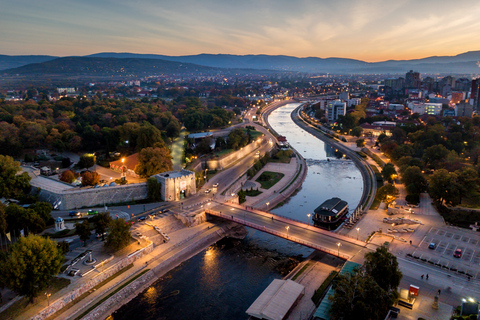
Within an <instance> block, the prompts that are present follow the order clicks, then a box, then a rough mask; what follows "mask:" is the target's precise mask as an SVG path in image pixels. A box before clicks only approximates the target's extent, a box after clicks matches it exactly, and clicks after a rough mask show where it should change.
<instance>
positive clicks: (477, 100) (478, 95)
mask: <svg viewBox="0 0 480 320" xmlns="http://www.w3.org/2000/svg"><path fill="white" fill-rule="evenodd" d="M470 99H473V104H472V105H473V107H474V109H475V110H476V111H477V113H478V112H480V78H478V79H474V80H472V91H471V92H470Z"/></svg>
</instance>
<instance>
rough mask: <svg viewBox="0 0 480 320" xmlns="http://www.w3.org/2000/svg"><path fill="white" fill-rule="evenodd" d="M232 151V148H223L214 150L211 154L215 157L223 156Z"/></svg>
mask: <svg viewBox="0 0 480 320" xmlns="http://www.w3.org/2000/svg"><path fill="white" fill-rule="evenodd" d="M233 151H234V150H233V149H225V150H222V151H217V152H214V153H213V154H214V155H215V156H217V157H223V156H226V155H227V154H229V153H232V152H233Z"/></svg>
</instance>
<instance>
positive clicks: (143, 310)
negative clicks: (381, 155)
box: [112, 103, 363, 320]
mask: <svg viewBox="0 0 480 320" xmlns="http://www.w3.org/2000/svg"><path fill="white" fill-rule="evenodd" d="M298 105H299V104H297V103H292V104H287V105H285V106H283V107H281V108H279V109H277V110H275V111H273V112H272V113H271V114H270V116H269V118H268V120H269V123H270V125H271V126H272V128H273V129H274V130H275V131H276V132H277V133H278V134H280V135H283V136H285V137H286V138H287V141H288V142H289V143H290V145H291V146H292V147H294V148H295V149H296V150H297V151H298V152H299V153H300V154H301V155H302V156H303V157H304V158H305V159H306V162H307V166H308V173H307V176H306V178H305V182H304V183H303V186H302V188H301V189H300V190H299V191H298V192H297V193H296V194H295V195H294V196H293V197H291V198H290V199H289V201H288V202H287V203H285V204H284V205H283V206H281V207H279V208H276V209H274V210H272V211H273V212H275V213H277V214H280V215H283V216H286V217H290V218H294V219H297V220H301V221H305V222H308V220H307V219H308V218H307V213H311V212H313V210H314V209H315V208H316V207H318V206H319V205H320V204H321V203H322V202H323V201H325V200H326V199H329V198H332V197H339V198H341V199H343V200H346V201H347V202H348V204H349V208H350V211H351V210H353V209H354V208H355V207H356V206H357V204H358V202H359V201H360V198H361V196H362V191H363V181H362V176H361V173H360V171H359V170H358V169H357V168H356V167H355V165H354V163H353V162H352V161H351V160H348V159H345V158H343V156H342V155H341V154H339V153H338V152H336V151H335V149H332V148H331V147H329V146H328V145H326V144H325V143H324V142H323V141H321V140H319V139H317V138H315V137H314V136H312V135H311V134H309V133H307V132H305V131H304V130H302V129H300V128H299V127H298V126H296V125H295V124H294V123H293V121H292V120H291V116H290V115H291V113H292V111H293V110H294V109H295V108H296V107H297V106H298ZM310 222H311V221H310ZM248 231H249V234H248V236H247V237H246V238H245V239H244V240H242V241H241V242H240V243H239V244H238V245H237V246H236V247H234V248H232V247H231V246H230V245H228V244H227V245H215V246H211V247H209V248H208V249H206V250H204V251H202V252H201V253H199V254H198V255H196V256H195V257H193V258H192V259H190V260H188V261H186V262H184V263H183V264H181V265H180V266H178V267H177V268H175V269H174V270H172V271H170V272H168V273H167V274H166V275H165V276H164V277H162V278H161V279H159V281H157V282H156V283H154V284H153V285H152V286H151V287H150V288H148V289H147V290H145V291H144V292H143V293H141V294H140V295H138V296H137V297H136V298H134V299H133V300H132V301H130V302H129V303H128V304H126V305H125V306H123V307H122V308H120V309H119V310H118V311H117V312H115V313H114V314H113V315H112V316H113V319H115V320H131V319H166V320H170V319H172V320H173V319H175V320H176V319H179V320H182V319H205V320H210V319H211V320H213V319H215V320H216V319H232V320H236V319H238V320H245V319H247V318H248V316H247V315H246V313H245V311H246V310H247V308H248V307H249V306H250V305H251V304H252V303H253V301H255V299H256V298H257V297H258V295H259V294H260V293H261V292H262V291H263V290H264V289H265V288H266V287H267V286H268V285H269V284H270V282H271V281H272V280H273V279H275V278H281V275H280V273H279V272H278V271H276V269H275V265H276V262H275V261H276V260H278V259H280V258H281V257H282V255H295V256H296V255H302V256H304V257H306V256H308V255H309V254H310V253H311V252H312V250H311V249H309V248H306V247H303V246H301V245H298V244H295V243H292V242H289V241H287V240H284V239H279V238H277V237H274V236H272V235H268V234H264V233H262V232H260V231H257V230H253V229H248ZM262 251H263V252H267V251H275V252H276V253H278V256H271V255H270V254H262V253H261V252H262Z"/></svg>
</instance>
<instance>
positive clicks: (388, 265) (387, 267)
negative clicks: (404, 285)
mask: <svg viewBox="0 0 480 320" xmlns="http://www.w3.org/2000/svg"><path fill="white" fill-rule="evenodd" d="M363 265H364V267H365V271H366V272H367V274H368V275H370V276H371V277H373V279H374V280H375V282H376V283H377V284H378V285H379V286H380V287H381V288H382V289H383V290H385V291H387V292H395V293H396V292H397V288H398V285H399V284H400V280H401V279H402V272H401V271H400V269H399V268H398V262H397V258H396V257H395V256H394V255H393V254H391V253H390V252H388V248H387V247H385V246H380V247H378V248H377V250H375V251H374V252H368V253H367V254H365V262H364V264H363Z"/></svg>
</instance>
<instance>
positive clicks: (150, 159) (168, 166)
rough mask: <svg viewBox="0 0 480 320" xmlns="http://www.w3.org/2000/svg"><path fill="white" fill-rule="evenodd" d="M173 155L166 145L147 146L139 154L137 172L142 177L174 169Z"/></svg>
mask: <svg viewBox="0 0 480 320" xmlns="http://www.w3.org/2000/svg"><path fill="white" fill-rule="evenodd" d="M172 168H173V165H172V157H171V156H170V150H168V149H167V148H166V147H163V148H159V147H155V148H145V149H142V151H140V153H139V154H138V164H137V165H136V167H135V173H136V174H138V175H140V176H142V177H150V176H152V175H154V174H157V173H161V172H165V171H169V170H172Z"/></svg>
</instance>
